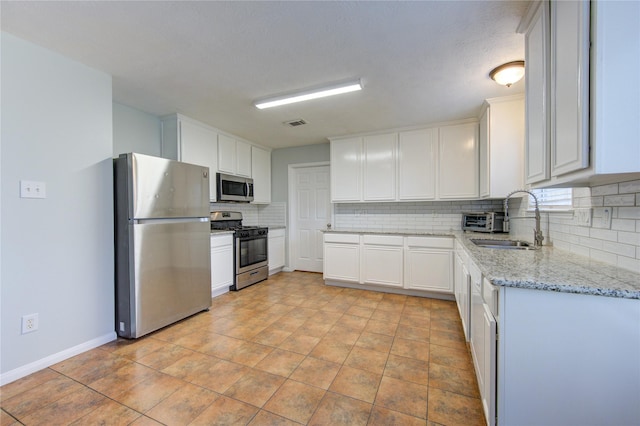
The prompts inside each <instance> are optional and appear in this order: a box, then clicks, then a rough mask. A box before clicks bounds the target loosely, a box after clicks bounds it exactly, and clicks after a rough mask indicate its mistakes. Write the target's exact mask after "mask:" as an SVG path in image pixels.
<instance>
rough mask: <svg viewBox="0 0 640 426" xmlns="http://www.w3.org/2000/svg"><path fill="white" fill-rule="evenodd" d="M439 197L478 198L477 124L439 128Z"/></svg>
mask: <svg viewBox="0 0 640 426" xmlns="http://www.w3.org/2000/svg"><path fill="white" fill-rule="evenodd" d="M438 157H439V160H438V197H439V198H440V199H465V198H477V197H478V190H479V185H478V163H479V160H478V124H477V123H465V124H456V125H452V126H444V127H441V128H440V138H439V143H438Z"/></svg>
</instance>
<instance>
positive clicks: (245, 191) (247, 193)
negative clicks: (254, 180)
mask: <svg viewBox="0 0 640 426" xmlns="http://www.w3.org/2000/svg"><path fill="white" fill-rule="evenodd" d="M244 196H245V197H248V196H249V182H245V183H244Z"/></svg>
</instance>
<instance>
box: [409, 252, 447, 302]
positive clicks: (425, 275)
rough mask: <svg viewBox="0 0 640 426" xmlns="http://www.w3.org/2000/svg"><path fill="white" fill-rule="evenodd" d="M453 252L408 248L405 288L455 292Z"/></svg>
mask: <svg viewBox="0 0 640 426" xmlns="http://www.w3.org/2000/svg"><path fill="white" fill-rule="evenodd" d="M452 255H453V253H452V252H451V251H448V250H435V249H428V248H411V249H408V250H406V261H405V265H406V268H405V284H404V287H405V288H410V289H415V290H429V291H438V292H447V293H452V292H453V274H452V272H453V259H452Z"/></svg>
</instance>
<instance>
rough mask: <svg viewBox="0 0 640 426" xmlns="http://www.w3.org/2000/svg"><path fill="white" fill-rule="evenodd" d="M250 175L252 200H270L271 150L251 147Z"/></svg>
mask: <svg viewBox="0 0 640 426" xmlns="http://www.w3.org/2000/svg"><path fill="white" fill-rule="evenodd" d="M251 176H252V177H253V202H254V203H256V204H269V203H270V202H271V152H269V151H267V150H266V149H262V148H258V147H257V146H252V147H251Z"/></svg>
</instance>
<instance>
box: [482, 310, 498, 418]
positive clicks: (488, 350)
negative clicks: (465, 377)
mask: <svg viewBox="0 0 640 426" xmlns="http://www.w3.org/2000/svg"><path fill="white" fill-rule="evenodd" d="M482 308H483V309H482V324H481V329H482V339H483V340H484V345H483V348H482V349H483V352H482V354H481V356H480V357H481V359H480V360H479V366H480V370H481V371H480V373H479V374H478V376H482V385H480V380H478V387H479V389H480V399H481V400H482V408H483V409H484V415H485V416H486V418H487V419H489V421H488V424H489V426H494V425H495V418H496V372H497V364H496V362H497V359H496V330H497V329H496V320H495V318H494V317H493V315H492V314H491V311H490V310H489V306H487V305H482Z"/></svg>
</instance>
